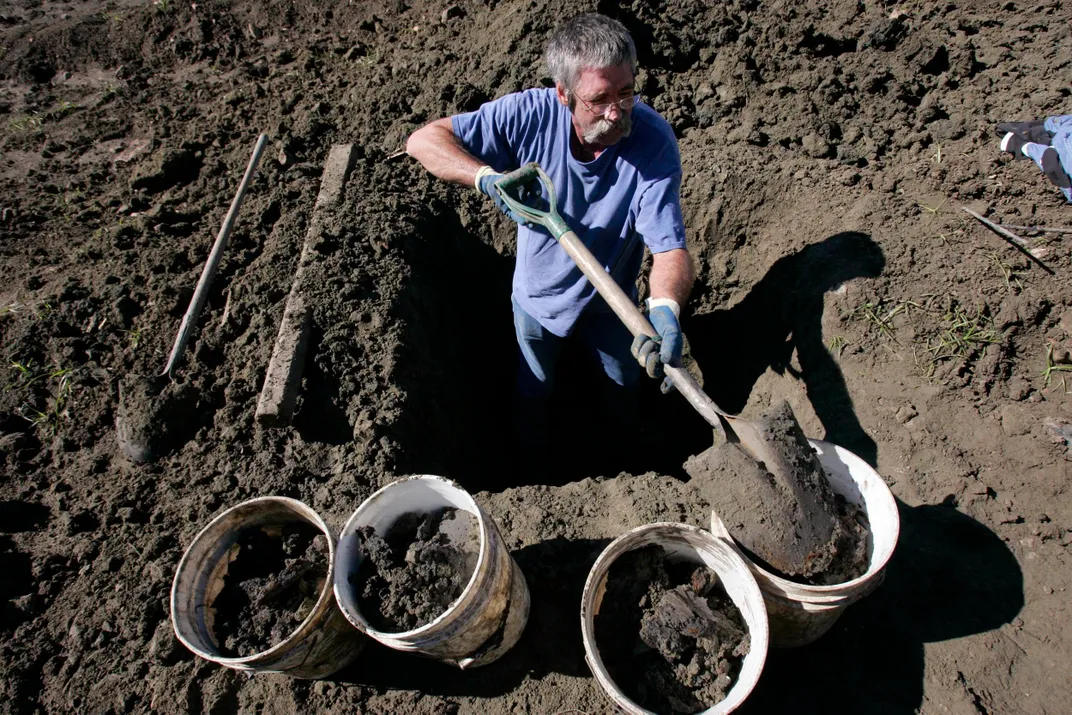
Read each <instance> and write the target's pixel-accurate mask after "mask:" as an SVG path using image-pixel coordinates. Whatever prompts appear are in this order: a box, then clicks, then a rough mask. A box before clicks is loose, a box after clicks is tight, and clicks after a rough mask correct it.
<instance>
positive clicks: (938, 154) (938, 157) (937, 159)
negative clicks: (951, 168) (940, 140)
mask: <svg viewBox="0 0 1072 715" xmlns="http://www.w3.org/2000/svg"><path fill="white" fill-rule="evenodd" d="M937 147H938V149H937V151H935V152H934V153H933V154H931V161H933V162H934V163H935V164H941V163H942V145H941V144H938V145H937Z"/></svg>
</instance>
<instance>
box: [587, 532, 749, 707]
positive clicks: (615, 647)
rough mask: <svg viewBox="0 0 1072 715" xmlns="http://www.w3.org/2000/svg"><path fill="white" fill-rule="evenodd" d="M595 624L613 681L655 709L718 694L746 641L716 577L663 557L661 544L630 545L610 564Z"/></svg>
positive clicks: (694, 703) (707, 700)
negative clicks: (629, 547) (627, 550)
mask: <svg viewBox="0 0 1072 715" xmlns="http://www.w3.org/2000/svg"><path fill="white" fill-rule="evenodd" d="M595 629H596V644H597V646H598V647H599V652H600V655H601V657H602V658H603V662H604V664H605V665H606V667H607V671H608V672H609V673H610V675H611V677H612V678H613V679H614V682H615V683H617V685H618V687H619V688H621V690H622V692H623V693H625V694H626V695H627V696H628V697H629V699H630V700H632V701H633V702H635V703H637V704H638V705H640V706H642V707H644V708H646V709H648V710H651V711H653V712H659V713H665V712H675V713H695V712H698V711H700V710H704V709H706V708H710V707H713V706H715V705H717V704H718V703H719V702H721V701H722V700H723V699H725V697H726V694H727V693H728V692H729V690H730V688H732V687H733V683H734V682H735V680H736V678H737V675H738V673H740V669H741V663H742V661H743V660H744V656H746V655H747V654H748V649H749V643H750V639H749V636H748V628H747V626H746V625H745V622H744V619H743V617H742V616H741V612H740V611H739V610H738V609H737V607H736V606H735V605H734V604H733V601H732V600H730V598H729V596H728V595H727V594H726V590H725V588H723V586H722V585H721V584H720V583H719V579H718V576H717V575H715V573H714V572H712V571H711V570H710V569H708V568H706V567H702V566H701V567H697V566H696V564H693V563H683V562H679V563H674V562H672V561H669V560H667V558H666V552H665V551H663V549H662V547H661V546H646V547H644V548H642V549H637V550H635V551H630V552H629V553H627V554H625V555H624V556H622V557H621V558H620V559H618V560H617V561H616V562H615V564H614V566H612V567H611V569H610V571H609V572H608V574H607V590H606V593H605V594H604V595H603V603H602V606H601V607H600V611H599V615H597V616H596V619H595Z"/></svg>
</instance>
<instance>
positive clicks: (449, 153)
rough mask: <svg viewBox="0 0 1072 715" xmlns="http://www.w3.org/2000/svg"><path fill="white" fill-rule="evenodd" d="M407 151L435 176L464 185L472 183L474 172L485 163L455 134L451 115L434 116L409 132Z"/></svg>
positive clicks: (474, 177)
mask: <svg viewBox="0 0 1072 715" xmlns="http://www.w3.org/2000/svg"><path fill="white" fill-rule="evenodd" d="M406 153H407V154H409V155H410V156H412V157H413V158H414V159H416V160H417V161H419V162H420V163H421V166H423V167H424V168H425V169H427V170H428V171H429V172H431V173H432V174H433V175H434V176H436V177H438V178H440V179H443V180H444V181H451V182H454V183H456V184H462V185H464V186H473V185H474V182H475V181H476V174H477V171H479V170H480V167H482V166H484V163H483V162H482V161H480V160H479V159H477V158H476V157H474V156H473V155H472V154H470V153H469V152H468V151H466V150H465V148H464V147H463V146H462V143H461V142H460V141H458V137H456V136H454V128H453V127H452V125H451V120H450V117H443V118H442V119H437V120H435V121H434V122H430V123H428V124H426V125H424V126H423V127H421V128H420V129H418V130H417V131H415V132H413V134H410V136H409V139H408V140H407V141H406Z"/></svg>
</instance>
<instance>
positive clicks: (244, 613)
mask: <svg viewBox="0 0 1072 715" xmlns="http://www.w3.org/2000/svg"><path fill="white" fill-rule="evenodd" d="M232 549H233V550H235V553H234V558H233V560H232V561H231V563H230V565H229V566H228V569H227V574H226V576H225V577H224V585H223V589H222V590H221V591H220V593H219V595H218V596H217V597H216V599H215V601H214V602H213V603H212V604H210V607H211V608H213V609H214V610H215V619H214V627H213V631H214V632H215V635H216V640H217V641H218V645H219V649H220V652H221V653H222V654H223V655H225V656H227V657H230V658H235V657H246V656H250V655H253V654H254V653H260V652H262V651H265V650H268V649H269V648H271V647H272V646H274V645H276V644H278V643H280V642H282V641H283V640H285V639H286V638H287V636H289V635H290V634H291V633H293V632H294V630H295V629H296V628H297V627H298V626H300V625H301V622H302V621H304V620H305V618H306V617H307V616H308V615H309V613H310V612H311V611H312V609H313V607H314V606H315V605H316V602H317V599H318V597H319V596H320V592H321V590H322V589H323V586H324V580H325V579H326V578H327V573H328V545H327V540H326V539H325V538H324V535H323V534H321V533H320V531H319V530H318V529H316V528H315V527H313V526H312V525H310V524H305V523H302V522H294V523H290V524H286V525H284V526H283V527H282V528H281V529H278V530H272V531H268V530H266V529H265V528H262V527H259V526H258V527H248V528H245V529H243V530H242V531H241V532H239V534H238V539H237V540H236V541H235V544H234V546H233V547H232Z"/></svg>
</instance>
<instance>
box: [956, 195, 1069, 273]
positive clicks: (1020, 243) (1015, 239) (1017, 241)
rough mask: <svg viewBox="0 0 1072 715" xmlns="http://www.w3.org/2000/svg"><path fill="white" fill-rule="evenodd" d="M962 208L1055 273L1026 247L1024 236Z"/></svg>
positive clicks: (1049, 271)
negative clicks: (1021, 236)
mask: <svg viewBox="0 0 1072 715" xmlns="http://www.w3.org/2000/svg"><path fill="white" fill-rule="evenodd" d="M960 208H961V210H962V211H964V213H966V214H968V215H969V216H972V217H974V218H976V219H978V220H979V221H981V222H982V224H983V225H984V226H986V227H987V228H989V229H990V230H991V231H993V232H994V233H996V234H997V235H999V236H1001V237H1002V238H1004V239H1005V240H1006V241H1008V242H1009V243H1010V244H1011V245H1013V246H1014V247H1015V248H1016V250H1018V251H1020V253H1023V254H1024V255H1025V256H1027V257H1028V258H1030V259H1031V260H1032V261H1034V262H1035V263H1037V264H1039V266H1041V267H1042V270H1044V271H1046V272H1047V273H1049V274H1050V275H1051V276H1052V275H1055V273H1054V270H1053V269H1052V268H1050V267H1049V266H1047V265H1046V264H1045V263H1043V262H1042V261H1040V260H1039V259H1038V258H1037V257H1036V256H1035V255H1034V254H1033V253H1031V251H1029V250H1027V248H1026V245H1027V241H1025V240H1024V239H1023V238H1020V237H1019V236H1017V235H1016V234H1015V233H1013V232H1012V231H1009V230H1007V229H1004V228H1002V227H1001V226H998V225H997V224H996V223H994V222H993V221H991V220H990V219H985V218H983V217H982V216H980V215H979V214H977V213H975V212H974V211H972V210H971V209H969V208H968V207H966V206H961V207H960Z"/></svg>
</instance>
